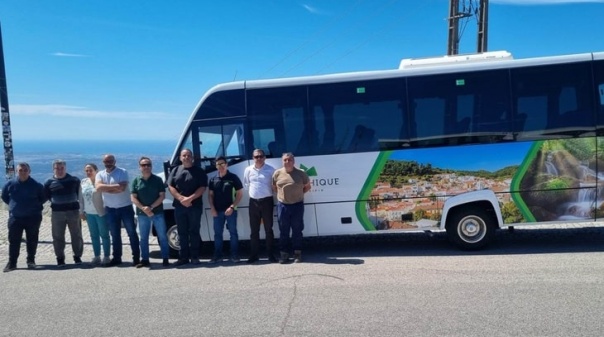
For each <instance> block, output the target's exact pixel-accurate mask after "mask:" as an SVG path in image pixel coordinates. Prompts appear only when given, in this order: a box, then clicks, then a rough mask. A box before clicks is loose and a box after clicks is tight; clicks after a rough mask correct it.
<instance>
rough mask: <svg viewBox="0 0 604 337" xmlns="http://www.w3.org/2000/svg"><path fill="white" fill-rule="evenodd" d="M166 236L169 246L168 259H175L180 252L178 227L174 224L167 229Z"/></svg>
mask: <svg viewBox="0 0 604 337" xmlns="http://www.w3.org/2000/svg"><path fill="white" fill-rule="evenodd" d="M166 235H167V237H168V246H170V257H172V258H177V257H178V253H179V252H180V238H179V237H178V227H177V226H176V224H173V225H172V226H170V227H168V231H167V232H166Z"/></svg>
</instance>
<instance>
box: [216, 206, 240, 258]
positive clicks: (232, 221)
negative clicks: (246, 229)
mask: <svg viewBox="0 0 604 337" xmlns="http://www.w3.org/2000/svg"><path fill="white" fill-rule="evenodd" d="M217 213H218V215H217V216H215V217H214V258H221V257H222V242H223V238H222V235H223V233H224V223H225V221H226V225H227V228H228V230H229V234H230V238H231V239H230V241H231V258H232V259H237V258H239V235H238V234H237V211H233V213H232V214H231V215H228V216H227V215H226V214H224V212H217Z"/></svg>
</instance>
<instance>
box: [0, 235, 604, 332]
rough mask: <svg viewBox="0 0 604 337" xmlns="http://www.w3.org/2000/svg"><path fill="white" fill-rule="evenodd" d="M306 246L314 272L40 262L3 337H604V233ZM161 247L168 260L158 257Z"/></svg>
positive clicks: (11, 294) (3, 278)
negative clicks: (471, 243) (476, 242)
mask: <svg viewBox="0 0 604 337" xmlns="http://www.w3.org/2000/svg"><path fill="white" fill-rule="evenodd" d="M306 244H307V248H306V249H305V254H304V258H305V262H304V263H301V264H289V265H279V264H269V263H268V262H267V261H266V260H264V261H260V263H257V264H255V265H248V264H246V263H240V264H237V265H234V264H230V263H223V264H221V265H218V266H213V265H209V264H207V263H205V262H206V261H207V259H204V260H203V261H204V263H202V264H201V265H199V266H196V267H194V268H193V267H189V268H182V269H177V268H170V269H161V268H159V265H160V261H161V260H159V259H152V263H153V264H154V267H157V268H152V269H150V270H149V269H135V268H132V267H128V266H127V265H126V266H122V267H119V268H90V267H88V266H86V265H84V266H82V267H77V268H76V267H75V266H73V265H71V266H68V268H66V269H62V270H59V269H57V268H56V267H55V266H54V259H53V258H52V256H51V255H47V256H45V257H40V258H38V260H39V261H38V262H39V263H40V264H42V266H41V268H40V269H39V270H35V271H29V270H26V269H19V270H16V271H13V272H10V273H2V274H0V299H1V301H0V303H1V305H0V336H601V335H602V331H604V282H603V279H604V253H603V252H604V227H588V228H581V227H578V228H567V229H556V228H553V229H541V230H522V229H521V230H516V231H515V232H514V233H508V232H506V231H502V232H500V233H498V235H497V240H496V241H495V242H494V244H493V245H491V247H490V248H489V249H487V250H484V251H480V252H461V251H458V250H456V249H455V248H454V247H452V246H451V245H450V244H448V243H447V241H446V238H445V236H444V235H443V234H442V233H439V234H436V235H433V236H432V237H430V236H428V235H426V234H423V233H422V234H410V235H403V236H396V235H388V236H363V237H352V238H345V239H324V240H309V241H307V242H306ZM227 246H228V245H227ZM68 248H69V247H68ZM124 248H125V249H124V251H125V252H129V248H128V247H127V246H125V247H124ZM86 249H88V250H89V249H90V247H87V248H86ZM151 249H152V250H153V251H155V252H154V253H153V255H152V256H153V257H158V256H157V255H158V252H157V250H158V247H157V246H156V245H153V246H152V247H151ZM245 252H246V249H245V247H244V249H243V251H242V255H245ZM3 258H4V257H3ZM19 266H20V268H23V267H24V263H22V261H20V265H19Z"/></svg>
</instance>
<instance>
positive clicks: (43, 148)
mask: <svg viewBox="0 0 604 337" xmlns="http://www.w3.org/2000/svg"><path fill="white" fill-rule="evenodd" d="M176 143H177V141H176V140H174V141H169V140H130V139H128V140H114V139H111V140H14V141H13V154H14V164H15V169H16V166H17V164H18V163H20V162H26V163H28V164H29V165H30V167H31V177H32V178H34V179H35V180H36V181H38V182H40V183H44V182H45V181H46V180H47V179H49V178H51V177H52V162H53V161H54V160H55V159H62V160H64V161H65V162H66V163H67V173H69V174H70V175H72V176H76V177H78V178H80V179H82V178H84V177H85V174H84V166H85V165H86V164H87V163H94V164H96V165H97V167H98V169H99V170H102V169H104V167H103V164H102V158H103V156H104V155H105V154H108V153H110V154H113V155H115V157H116V161H117V166H119V167H122V168H125V169H126V170H127V171H128V176H129V178H130V180H132V179H134V178H135V177H136V176H137V175H139V174H140V171H139V169H138V160H139V158H140V157H141V156H146V157H149V158H150V159H151V160H152V162H153V173H156V174H157V173H161V172H163V162H164V161H169V160H170V158H171V156H172V153H173V152H174V149H175V147H176ZM5 162H6V160H5ZM2 169H3V171H6V167H3V168H2ZM6 181H7V180H6V179H2V180H1V181H0V186H4V184H5V183H6Z"/></svg>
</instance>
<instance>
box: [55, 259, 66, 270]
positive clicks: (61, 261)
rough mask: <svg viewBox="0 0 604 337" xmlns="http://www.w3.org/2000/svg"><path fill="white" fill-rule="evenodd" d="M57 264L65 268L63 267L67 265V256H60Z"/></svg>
mask: <svg viewBox="0 0 604 337" xmlns="http://www.w3.org/2000/svg"><path fill="white" fill-rule="evenodd" d="M57 266H58V267H59V268H63V267H65V258H58V257H57Z"/></svg>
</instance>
